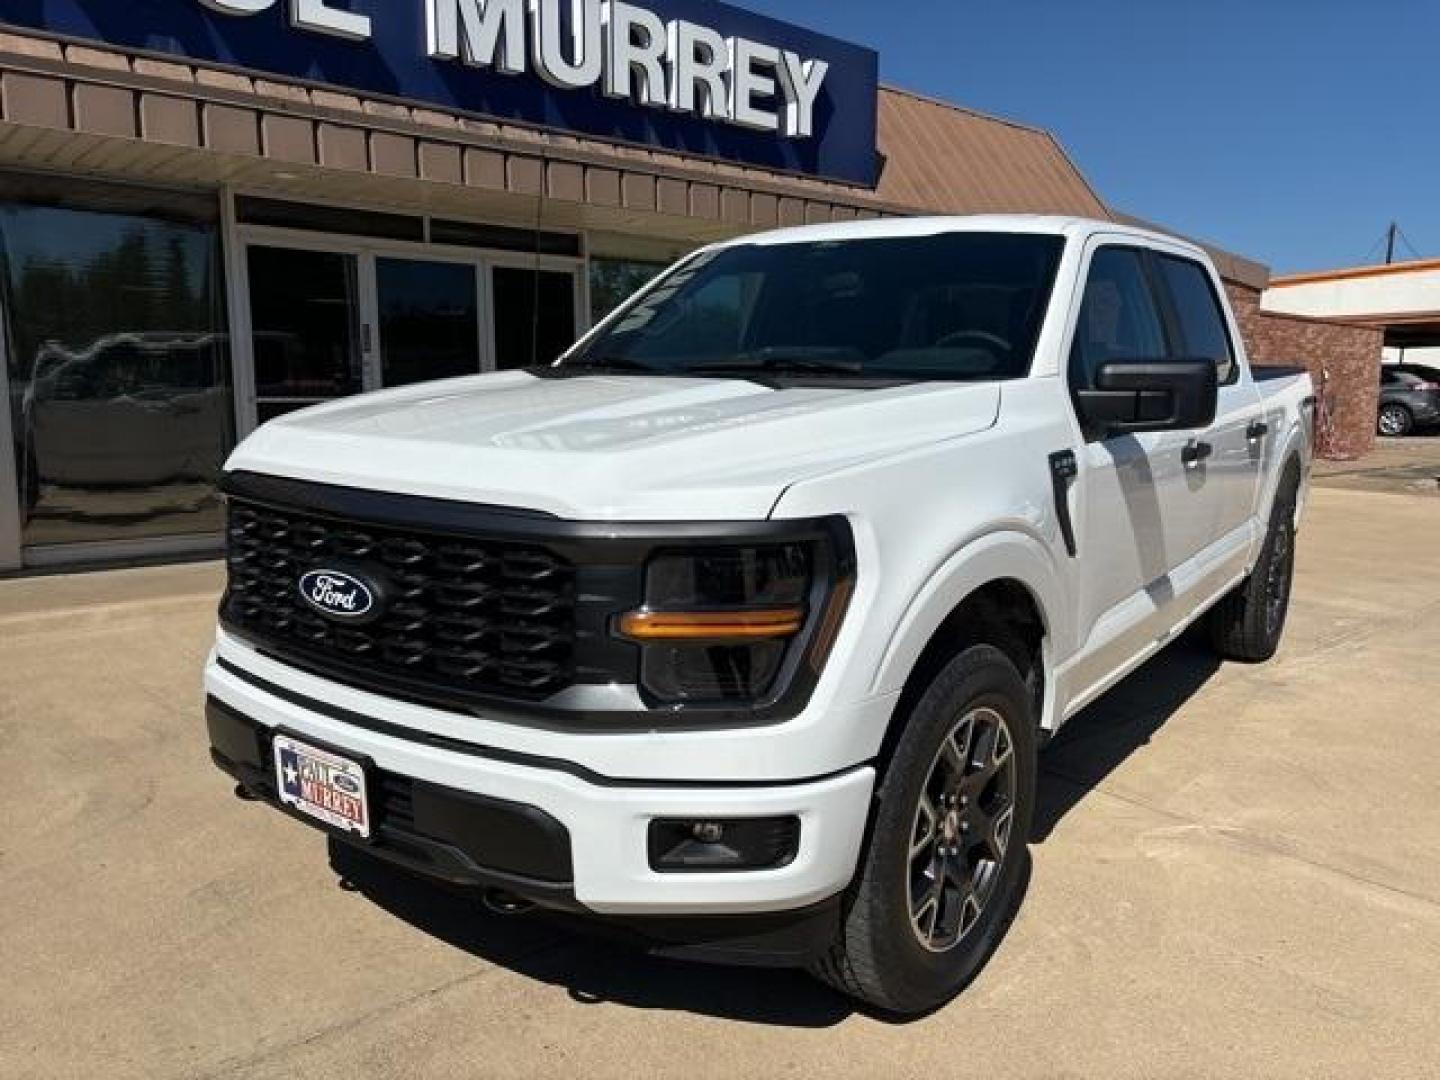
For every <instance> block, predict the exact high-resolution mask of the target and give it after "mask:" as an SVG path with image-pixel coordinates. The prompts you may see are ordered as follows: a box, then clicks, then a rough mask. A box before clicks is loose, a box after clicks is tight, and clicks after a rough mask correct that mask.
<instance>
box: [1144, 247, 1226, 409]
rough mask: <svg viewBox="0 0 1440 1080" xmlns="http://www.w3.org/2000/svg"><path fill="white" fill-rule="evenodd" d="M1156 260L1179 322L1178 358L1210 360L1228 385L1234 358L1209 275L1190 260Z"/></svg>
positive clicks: (1161, 258) (1162, 256)
mask: <svg viewBox="0 0 1440 1080" xmlns="http://www.w3.org/2000/svg"><path fill="white" fill-rule="evenodd" d="M1158 261H1159V264H1160V276H1161V277H1162V278H1164V280H1165V286H1166V288H1168V289H1169V290H1170V300H1171V302H1172V303H1173V304H1174V305H1175V317H1176V319H1178V320H1179V323H1180V327H1179V329H1180V336H1181V339H1182V340H1181V341H1180V342H1179V344H1178V346H1177V348H1178V351H1179V353H1180V356H1181V357H1183V358H1184V359H1186V360H1213V361H1214V362H1215V367H1216V369H1217V371H1218V372H1219V378H1220V382H1221V383H1227V382H1229V381H1230V379H1231V377H1232V376H1233V375H1234V374H1235V357H1234V354H1233V353H1232V352H1231V350H1230V335H1229V333H1228V332H1227V331H1226V329H1225V315H1224V313H1223V312H1222V311H1221V310H1220V301H1219V299H1218V298H1217V297H1216V296H1215V288H1214V286H1213V285H1212V284H1211V283H1210V275H1209V274H1207V273H1206V272H1205V268H1204V267H1203V266H1201V265H1200V264H1199V263H1196V262H1191V261H1190V260H1189V259H1177V258H1172V257H1171V256H1169V255H1161V256H1160V257H1159V260H1158Z"/></svg>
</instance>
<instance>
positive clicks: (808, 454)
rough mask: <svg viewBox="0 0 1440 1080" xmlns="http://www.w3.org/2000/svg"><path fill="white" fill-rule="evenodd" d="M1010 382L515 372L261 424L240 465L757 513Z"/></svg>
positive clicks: (584, 514)
mask: <svg viewBox="0 0 1440 1080" xmlns="http://www.w3.org/2000/svg"><path fill="white" fill-rule="evenodd" d="M999 407H1000V388H999V386H998V385H997V384H993V383H992V384H956V383H945V384H940V383H929V384H915V385H909V386H901V387H895V388H891V389H884V390H865V389H831V388H816V387H793V388H788V389H771V388H769V387H766V386H761V385H759V384H757V383H754V382H749V381H743V380H732V379H682V378H665V377H660V378H651V377H644V376H604V375H596V376H581V377H569V378H563V379H548V378H540V377H537V376H534V375H530V374H527V373H524V372H504V373H500V374H495V375H479V376H472V377H468V378H463V379H453V380H447V381H444V382H435V383H428V384H423V385H420V386H415V387H408V388H404V389H399V390H388V391H382V392H380V393H376V394H367V395H364V396H362V397H357V398H348V399H345V400H343V401H338V402H333V403H331V404H327V405H322V406H319V407H317V408H312V409H307V410H305V411H304V412H301V413H296V414H293V415H291V416H287V417H283V418H281V419H279V420H275V421H272V422H271V423H269V424H266V425H264V426H263V427H261V428H260V429H259V430H258V431H256V433H255V434H254V435H252V436H251V437H250V438H249V439H247V440H246V441H245V442H244V443H243V444H241V446H240V447H239V448H238V449H237V450H236V451H235V453H234V455H233V456H232V457H231V459H230V461H229V463H228V464H227V465H226V468H227V470H231V471H237V470H249V471H252V472H260V473H268V474H271V475H276V476H286V477H292V478H295V479H301V480H312V481H317V482H321V483H327V484H339V485H342V486H346V487H359V488H368V489H372V490H380V491H390V492H400V493H404V494H413V495H427V496H432V497H436V498H444V499H459V500H464V501H469V502H477V503H486V504H490V505H495V506H510V507H522V508H525V509H531V510H539V511H544V512H546V513H551V514H555V515H557V516H560V517H565V518H572V519H579V520H592V521H612V520H613V521H642V520H649V521H677V520H700V521H705V520H724V519H733V520H755V519H761V518H765V517H768V516H769V514H770V511H771V509H772V508H773V507H774V505H775V503H776V501H777V500H778V499H779V498H780V496H781V494H782V493H783V492H784V491H785V489H786V488H787V487H789V486H791V485H792V484H795V483H798V482H800V481H802V480H805V479H807V478H811V477H814V476H818V475H821V474H823V473H827V472H830V471H833V470H835V469H840V468H844V467H846V466H848V465H853V464H857V463H860V462H863V461H867V460H871V459H874V458H878V457H883V456H887V455H889V454H892V453H896V452H899V451H903V450H905V449H908V448H911V447H915V446H920V445H925V444H929V443H933V442H937V441H940V440H945V439H953V438H957V437H960V436H964V435H967V434H971V433H974V432H977V431H983V430H985V429H986V428H989V427H991V426H992V425H993V424H994V423H995V420H996V417H997V415H998V412H999Z"/></svg>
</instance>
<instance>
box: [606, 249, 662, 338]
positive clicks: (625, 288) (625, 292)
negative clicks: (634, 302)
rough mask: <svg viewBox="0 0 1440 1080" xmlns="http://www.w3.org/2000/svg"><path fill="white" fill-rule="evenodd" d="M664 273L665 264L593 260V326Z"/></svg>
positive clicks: (628, 260)
mask: <svg viewBox="0 0 1440 1080" xmlns="http://www.w3.org/2000/svg"><path fill="white" fill-rule="evenodd" d="M664 269H665V264H664V263H651V262H635V261H634V260H631V259H605V258H592V259H591V260H590V322H591V324H592V325H594V324H598V323H599V322H600V320H601V319H603V318H605V316H606V315H609V314H610V313H611V312H612V311H614V310H615V309H616V308H618V307H619V306H620V305H621V304H623V303H624V302H625V301H626V300H629V299H630V297H631V296H633V295H634V294H635V293H637V292H639V291H640V290H641V289H642V288H644V287H645V286H646V285H648V284H650V282H651V281H653V280H654V279H655V277H656V276H657V275H659V274H660V272H661V271H663V270H664Z"/></svg>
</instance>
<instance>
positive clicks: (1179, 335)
mask: <svg viewBox="0 0 1440 1080" xmlns="http://www.w3.org/2000/svg"><path fill="white" fill-rule="evenodd" d="M1143 250H1145V251H1146V253H1147V255H1148V259H1147V262H1149V263H1150V264H1151V272H1152V274H1153V276H1154V283H1153V287H1154V288H1155V289H1156V290H1157V291H1158V293H1159V299H1160V303H1161V307H1162V312H1163V317H1164V318H1165V320H1166V322H1167V324H1168V332H1167V335H1166V336H1167V339H1168V342H1167V348H1168V359H1171V360H1194V359H1199V358H1198V357H1193V356H1188V355H1186V354H1185V353H1183V352H1181V351H1180V349H1179V347H1178V345H1179V343H1183V342H1184V341H1185V328H1184V325H1183V324H1182V322H1181V320H1180V309H1179V306H1178V304H1177V303H1176V300H1175V296H1174V293H1173V290H1172V289H1171V288H1170V282H1169V281H1167V280H1166V278H1165V273H1164V269H1163V268H1162V267H1161V265H1160V261H1161V260H1162V259H1170V260H1171V261H1173V262H1177V263H1183V264H1188V265H1190V266H1193V267H1194V268H1195V269H1196V270H1198V271H1200V276H1201V277H1202V278H1204V279H1205V286H1206V288H1207V289H1208V290H1209V292H1210V301H1211V303H1213V304H1214V305H1215V314H1216V315H1217V316H1218V317H1219V320H1220V329H1221V331H1222V332H1223V333H1224V335H1225V348H1226V351H1227V352H1228V353H1229V358H1228V362H1229V365H1230V369H1229V371H1228V373H1227V374H1226V376H1225V377H1224V378H1223V379H1220V380H1219V383H1218V384H1219V385H1220V386H1222V387H1223V386H1234V385H1235V384H1236V383H1237V382H1239V381H1240V355H1239V353H1238V352H1237V351H1236V349H1235V337H1234V335H1233V334H1232V333H1231V332H1230V320H1229V319H1228V318H1227V317H1226V314H1225V303H1224V301H1223V300H1221V298H1220V294H1219V292H1218V291H1217V289H1216V286H1215V278H1214V277H1213V276H1212V275H1211V273H1210V270H1209V268H1208V267H1207V266H1206V265H1205V264H1204V263H1203V262H1201V261H1200V260H1199V259H1196V258H1194V257H1193V256H1189V255H1179V254H1176V253H1175V252H1171V251H1160V250H1158V249H1156V248H1145V249H1143ZM1217 374H1218V372H1217Z"/></svg>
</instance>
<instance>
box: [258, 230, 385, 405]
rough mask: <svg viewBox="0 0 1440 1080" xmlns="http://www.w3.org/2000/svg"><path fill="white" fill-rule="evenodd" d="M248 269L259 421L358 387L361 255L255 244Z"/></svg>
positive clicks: (360, 382) (360, 376) (361, 362)
mask: <svg viewBox="0 0 1440 1080" xmlns="http://www.w3.org/2000/svg"><path fill="white" fill-rule="evenodd" d="M246 269H247V272H248V275H249V283H250V340H251V350H252V355H253V357H254V365H255V367H254V370H255V412H256V421H257V423H261V424H263V423H264V422H265V421H267V420H273V419H274V418H275V417H277V416H283V415H284V414H285V413H287V412H294V411H295V410H296V409H303V408H304V407H305V406H307V405H314V404H317V403H318V402H322V401H329V400H330V399H331V398H337V397H345V396H346V395H348V394H356V393H359V392H360V390H361V389H363V388H364V356H363V353H362V349H361V337H360V334H361V331H360V327H361V312H360V266H359V257H358V256H357V255H354V254H348V253H344V252H336V251H306V250H297V249H294V248H281V247H267V246H262V245H253V246H251V247H250V248H249V250H248V251H247V253H246Z"/></svg>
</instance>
